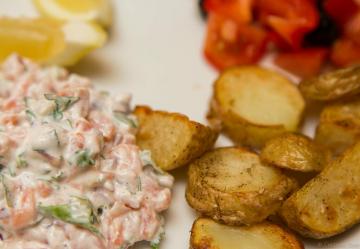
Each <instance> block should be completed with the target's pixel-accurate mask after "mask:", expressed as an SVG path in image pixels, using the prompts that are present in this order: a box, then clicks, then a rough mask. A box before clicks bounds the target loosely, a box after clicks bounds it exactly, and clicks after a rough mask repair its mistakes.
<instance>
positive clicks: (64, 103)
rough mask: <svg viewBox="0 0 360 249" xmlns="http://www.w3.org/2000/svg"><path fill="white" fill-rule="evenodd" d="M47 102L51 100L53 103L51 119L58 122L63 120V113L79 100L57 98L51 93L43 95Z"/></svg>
mask: <svg viewBox="0 0 360 249" xmlns="http://www.w3.org/2000/svg"><path fill="white" fill-rule="evenodd" d="M44 96H45V98H46V99H47V100H51V101H54V102H55V108H54V110H53V113H52V115H53V118H54V119H55V120H60V119H62V118H63V116H64V115H63V112H64V111H66V110H67V109H68V108H70V107H71V106H72V105H73V104H75V103H76V102H77V101H78V100H79V99H80V98H79V97H73V96H57V95H56V94H53V93H46V94H44Z"/></svg>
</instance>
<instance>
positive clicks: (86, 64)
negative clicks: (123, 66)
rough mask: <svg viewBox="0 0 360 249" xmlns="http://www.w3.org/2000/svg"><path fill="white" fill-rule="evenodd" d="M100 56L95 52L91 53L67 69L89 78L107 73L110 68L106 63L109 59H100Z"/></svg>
mask: <svg viewBox="0 0 360 249" xmlns="http://www.w3.org/2000/svg"><path fill="white" fill-rule="evenodd" d="M101 58H102V57H100V56H96V53H91V54H89V55H88V56H86V57H85V58H83V59H82V60H81V61H80V62H79V63H77V64H76V65H75V66H72V67H70V68H69V70H70V71H71V72H73V73H76V74H80V75H83V76H86V77H89V78H93V77H99V76H102V75H106V74H109V73H110V70H111V67H110V66H109V65H107V64H108V63H109V61H105V60H102V59H101Z"/></svg>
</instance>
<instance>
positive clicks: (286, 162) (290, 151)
mask: <svg viewBox="0 0 360 249" xmlns="http://www.w3.org/2000/svg"><path fill="white" fill-rule="evenodd" d="M260 158H261V161H262V162H264V163H268V164H270V165H273V166H277V167H280V168H285V169H290V170H295V171H301V172H312V171H321V170H322V169H323V167H324V166H325V165H326V164H327V162H329V161H330V160H331V153H330V151H328V150H326V149H324V148H322V147H320V146H319V145H317V144H315V143H314V142H313V141H312V140H311V139H310V138H309V137H307V136H304V135H301V134H294V133H286V134H283V135H280V136H278V137H275V138H273V139H271V140H269V141H268V142H267V143H266V144H265V146H264V148H263V149H262V151H261V153H260Z"/></svg>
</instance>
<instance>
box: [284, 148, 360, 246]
mask: <svg viewBox="0 0 360 249" xmlns="http://www.w3.org/2000/svg"><path fill="white" fill-rule="evenodd" d="M280 215H281V217H282V218H283V219H284V221H285V222H286V223H287V224H288V225H289V227H290V228H292V229H294V230H295V231H297V232H299V233H300V234H302V235H303V236H306V237H311V238H316V239H322V238H327V237H331V236H333V235H336V234H339V233H342V232H344V231H345V230H346V229H347V228H349V227H351V226H352V225H354V224H356V223H358V222H359V221H360V143H357V144H355V145H354V146H353V147H351V148H350V149H349V150H347V151H345V153H344V154H343V155H342V156H341V157H339V158H338V159H336V160H335V161H333V162H331V163H330V164H329V165H327V166H326V167H325V168H324V170H323V171H322V172H321V173H320V174H319V175H317V176H316V177H315V178H313V179H312V180H310V181H309V182H308V183H306V184H305V185H304V186H303V187H302V188H301V189H300V190H299V191H297V192H295V193H294V194H293V195H292V196H291V197H290V198H289V199H287V200H286V201H285V203H284V204H283V206H282V208H281V211H280Z"/></svg>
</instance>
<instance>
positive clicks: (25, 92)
mask: <svg viewBox="0 0 360 249" xmlns="http://www.w3.org/2000/svg"><path fill="white" fill-rule="evenodd" d="M129 101H130V96H129V95H124V94H122V95H121V94H118V95H116V96H115V97H112V96H110V94H109V93H106V92H101V91H97V90H95V89H94V88H93V87H92V85H91V83H90V82H89V80H88V79H86V78H83V77H80V76H78V75H74V74H69V73H68V72H67V71H65V70H64V69H61V68H56V67H49V68H44V69H42V68H40V67H39V66H37V65H36V64H33V63H32V62H30V61H28V60H26V59H23V58H21V57H19V56H16V55H14V56H12V57H11V58H9V59H8V60H7V61H6V62H5V63H4V64H3V65H2V68H1V71H0V110H1V112H0V165H1V171H0V248H2V249H30V248H31V249H34V248H41V249H50V248H51V249H65V248H66V249H119V248H123V249H124V248H128V247H129V246H131V245H133V244H134V243H135V242H137V241H142V240H146V241H150V242H151V245H152V248H157V247H158V244H159V242H160V239H161V236H162V234H163V232H164V231H163V223H164V219H163V217H162V215H161V212H162V211H164V210H166V209H167V208H168V207H169V205H170V201H171V187H172V185H173V178H172V176H170V175H168V174H167V173H165V172H163V171H162V170H160V169H159V168H157V167H156V165H155V164H154V163H153V162H152V160H151V156H150V154H149V152H147V151H141V150H139V148H138V147H137V146H136V144H135V136H134V133H135V131H136V120H134V119H133V118H132V116H131V115H130V107H129Z"/></svg>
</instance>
